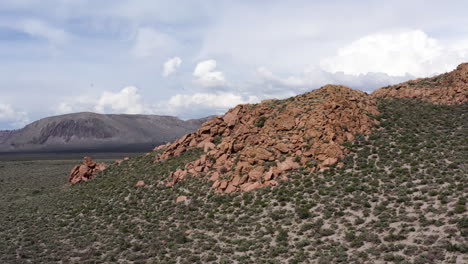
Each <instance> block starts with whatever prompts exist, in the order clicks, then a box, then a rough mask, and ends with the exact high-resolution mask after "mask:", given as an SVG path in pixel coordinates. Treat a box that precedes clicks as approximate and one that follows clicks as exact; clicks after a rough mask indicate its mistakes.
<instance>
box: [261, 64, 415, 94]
mask: <svg viewBox="0 0 468 264" xmlns="http://www.w3.org/2000/svg"><path fill="white" fill-rule="evenodd" d="M256 73H257V77H258V81H259V82H260V83H259V84H257V85H256V86H257V87H263V88H262V90H261V92H262V93H263V94H265V95H270V96H279V97H285V96H292V95H297V94H299V93H303V92H307V91H310V90H313V89H317V88H319V87H321V86H323V85H325V84H343V85H347V86H349V87H351V88H354V89H361V90H363V91H366V92H372V91H373V90H375V89H377V88H380V87H383V86H387V85H390V84H396V83H400V82H404V81H407V80H409V79H413V78H414V77H413V76H411V75H404V76H390V75H388V74H386V73H372V72H371V73H366V74H358V75H352V74H345V73H343V72H337V73H331V72H327V71H324V70H323V69H321V68H319V67H310V68H307V69H305V70H304V71H303V72H301V73H300V74H298V75H295V76H287V77H283V76H279V75H278V74H275V73H273V72H272V71H270V70H269V69H267V68H266V67H260V68H258V69H257V72H256Z"/></svg>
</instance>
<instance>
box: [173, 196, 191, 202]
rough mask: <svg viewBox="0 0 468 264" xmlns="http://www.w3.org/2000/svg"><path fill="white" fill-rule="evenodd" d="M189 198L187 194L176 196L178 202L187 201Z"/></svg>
mask: <svg viewBox="0 0 468 264" xmlns="http://www.w3.org/2000/svg"><path fill="white" fill-rule="evenodd" d="M187 199H188V198H187V196H185V195H181V196H179V197H177V198H176V203H181V202H185V201H187Z"/></svg>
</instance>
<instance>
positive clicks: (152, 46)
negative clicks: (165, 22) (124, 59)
mask: <svg viewBox="0 0 468 264" xmlns="http://www.w3.org/2000/svg"><path fill="white" fill-rule="evenodd" d="M178 46H179V45H178V43H177V41H176V40H175V39H174V38H172V37H171V36H169V35H167V34H165V33H162V32H159V31H156V30H155V29H152V28H147V27H144V28H139V29H138V31H137V33H136V37H135V44H134V46H133V48H132V53H133V55H135V56H136V57H139V58H145V57H151V56H155V55H163V54H166V53H169V52H171V51H172V50H174V49H176V47H178Z"/></svg>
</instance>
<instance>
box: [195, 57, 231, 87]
mask: <svg viewBox="0 0 468 264" xmlns="http://www.w3.org/2000/svg"><path fill="white" fill-rule="evenodd" d="M215 69H216V61H215V60H205V61H202V62H200V63H198V64H197V66H196V67H195V70H194V71H193V76H194V77H195V78H196V79H195V82H196V83H198V84H200V85H201V86H204V87H215V86H222V85H224V84H226V79H225V78H224V74H223V73H222V72H220V71H215Z"/></svg>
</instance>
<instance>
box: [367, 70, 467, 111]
mask: <svg viewBox="0 0 468 264" xmlns="http://www.w3.org/2000/svg"><path fill="white" fill-rule="evenodd" d="M372 95H373V96H376V97H384V98H389V97H398V98H418V99H422V100H424V101H428V102H431V103H434V104H447V105H452V104H463V103H466V102H468V63H463V64H460V65H459V66H458V67H457V69H455V70H454V71H451V72H449V73H444V74H441V75H437V76H435V77H431V78H421V79H417V80H413V81H408V82H404V83H400V84H397V85H394V86H389V87H385V88H381V89H378V90H376V91H375V92H374V93H373V94H372Z"/></svg>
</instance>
